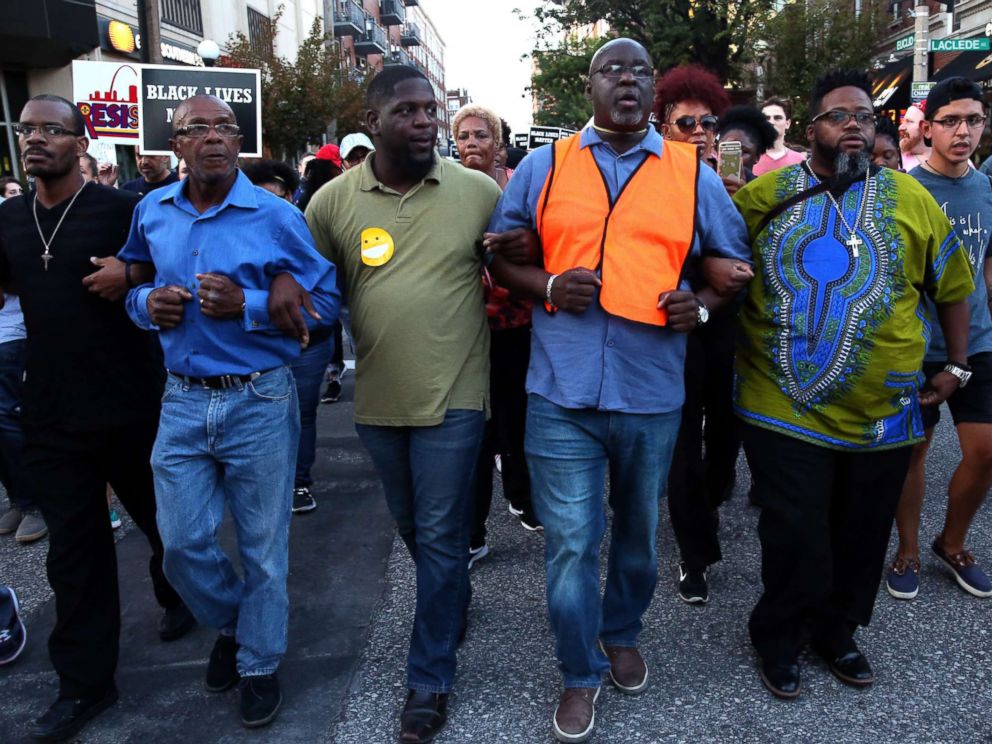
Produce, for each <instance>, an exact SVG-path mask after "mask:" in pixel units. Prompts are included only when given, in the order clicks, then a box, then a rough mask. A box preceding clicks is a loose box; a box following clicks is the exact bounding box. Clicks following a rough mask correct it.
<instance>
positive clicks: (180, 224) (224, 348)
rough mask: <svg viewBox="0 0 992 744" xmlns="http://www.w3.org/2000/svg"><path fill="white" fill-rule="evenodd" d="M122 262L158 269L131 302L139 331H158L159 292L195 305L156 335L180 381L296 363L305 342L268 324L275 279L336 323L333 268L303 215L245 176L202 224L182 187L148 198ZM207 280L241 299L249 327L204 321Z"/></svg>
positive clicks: (140, 207) (239, 321)
mask: <svg viewBox="0 0 992 744" xmlns="http://www.w3.org/2000/svg"><path fill="white" fill-rule="evenodd" d="M118 257H119V258H120V259H121V260H123V261H145V262H147V261H151V262H152V263H154V264H155V272H156V273H155V282H154V284H145V285H142V286H140V287H136V288H134V289H132V290H131V291H130V292H128V295H127V312H128V314H129V315H130V316H131V319H132V320H133V321H134V322H135V323H136V324H137V325H138V326H139V327H141V328H145V329H156V326H155V325H154V324H153V323H152V321H151V318H150V317H149V315H148V295H149V294H150V293H151V292H152V290H153V289H155V288H157V287H164V286H166V285H170V284H174V285H178V286H181V287H186V289H188V290H189V291H190V293H192V295H193V300H191V301H190V302H187V303H186V304H185V305H184V307H183V317H182V321H181V322H180V324H179V325H178V326H176V327H175V328H171V329H168V330H161V331H160V333H159V338H160V339H161V342H162V351H163V353H164V354H165V366H166V367H168V369H169V370H170V371H172V372H175V373H176V374H180V375H191V376H195V377H213V376H215V375H225V374H239V375H243V374H249V373H251V372H255V371H260V370H266V369H271V368H273V367H278V366H281V365H283V364H286V363H288V362H290V361H292V360H293V359H295V358H296V357H297V356H299V353H300V345H299V342H298V341H296V339H293V338H290V337H288V336H285V335H283V334H282V333H281V332H280V331H279V330H278V329H276V328H275V327H274V326H273V325H272V323H271V321H270V319H269V312H268V307H267V305H268V299H269V285H270V284H271V282H272V278H273V277H274V276H276V275H277V274H280V273H289V274H292V275H293V277H294V278H295V279H296V281H298V282H299V283H300V284H301V285H302V286H303V288H304V289H306V290H308V291H309V292H310V293H311V296H312V298H313V302H314V307H315V308H316V310H317V312H318V313H319V314H320V316H321V318H322V320H321V321H320V324H321V325H329V324H331V323H333V322H334V320H335V319H336V318H337V315H338V306H339V303H340V293H339V292H338V289H337V285H336V282H335V272H334V265H333V264H332V263H330V262H329V261H327V259H325V258H323V257H322V256H321V255H320V254H319V253H318V252H317V249H316V247H315V246H314V243H313V238H312V237H311V236H310V230H309V229H308V228H307V223H306V220H304V218H303V214H302V213H301V212H300V210H298V209H297V208H296V207H294V206H293V205H292V204H289V203H288V202H286V201H285V200H283V199H279V198H278V197H276V196H274V195H273V194H271V193H269V192H268V191H266V190H264V189H261V188H258V187H256V186H253V185H252V183H251V181H249V180H248V178H247V177H246V176H245V175H244V174H243V173H241V172H240V171H239V172H238V177H237V180H236V181H235V182H234V185H233V186H232V187H231V190H230V191H229V192H228V194H227V196H226V197H225V198H224V201H223V202H222V203H221V204H219V205H214V206H212V207H210V208H209V209H207V210H206V211H205V212H203V214H200V213H199V212H198V211H197V210H196V208H195V207H194V206H193V204H192V203H191V202H190V200H189V199H188V198H187V196H186V193H185V189H184V182H180V183H176V184H173V185H171V186H166V187H164V188H162V189H159V190H157V191H155V192H153V193H152V194H150V195H148V196H147V197H145V198H144V199H143V200H142V201H141V203H140V204H139V205H138V208H137V209H136V210H135V212H134V219H133V220H132V222H131V233H130V235H129V236H128V240H127V244H126V245H125V246H124V248H123V249H122V250H121V252H120V254H119V255H118ZM207 273H213V274H223V275H224V276H226V277H228V278H229V279H230V280H231V281H232V282H234V283H235V284H236V285H238V286H239V287H241V288H242V289H243V290H244V294H245V312H244V317H243V318H236V319H230V320H217V319H215V318H208V317H207V316H205V315H204V314H203V313H202V312H200V303H199V302H198V301H197V299H196V292H197V288H198V282H197V280H196V275H197V274H207ZM304 317H307V318H308V323H310V324H311V325H313V321H311V320H310V319H309V316H306V315H305V316H304Z"/></svg>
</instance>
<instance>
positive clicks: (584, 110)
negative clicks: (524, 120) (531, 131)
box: [531, 39, 606, 129]
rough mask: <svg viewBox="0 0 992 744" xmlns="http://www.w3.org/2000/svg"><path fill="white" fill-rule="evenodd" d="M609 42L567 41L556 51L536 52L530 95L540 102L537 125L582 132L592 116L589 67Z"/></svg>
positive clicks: (599, 40) (538, 50)
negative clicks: (588, 79)
mask: <svg viewBox="0 0 992 744" xmlns="http://www.w3.org/2000/svg"><path fill="white" fill-rule="evenodd" d="M605 41H606V39H581V40H576V39H568V40H566V41H565V42H564V43H563V44H562V46H561V47H559V48H557V49H546V50H541V49H536V50H534V64H535V71H534V75H533V77H531V91H532V92H533V93H534V95H535V97H536V98H537V113H536V114H535V115H534V123H535V124H538V125H543V126H552V127H566V128H568V129H581V128H582V127H583V126H584V125H585V123H586V122H587V121H588V120H589V117H590V116H592V103H591V102H590V101H589V100H588V99H587V98H586V96H585V80H586V77H587V76H588V74H589V63H590V62H591V61H592V56H593V55H594V54H595V53H596V50H597V49H599V47H601V46H602V45H603V43H604V42H605Z"/></svg>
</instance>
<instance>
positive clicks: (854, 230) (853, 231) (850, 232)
mask: <svg viewBox="0 0 992 744" xmlns="http://www.w3.org/2000/svg"><path fill="white" fill-rule="evenodd" d="M803 165H804V166H806V170H807V171H809V174H810V175H811V176H812V177H813V178H816V179H817V180H819V178H818V177H817V175H816V174H815V173H814V172H813V166H811V165H810V162H809V160H808V159H807V160H806V162H804V163H803ZM870 177H871V169H870V168H868V169H866V170H865V198H863V199H862V200H861V205H860V206H859V207H858V215H857V217H856V218H855V220H854V227H851V225H850V224H849V223H848V221H847V218H846V217H845V216H844V211H843V210H842V209H841V208H840V204H838V203H837V200H836V199H835V198H834V195H833V194H831V193H830V189H827V198H828V199H830V203H831V204H833V205H834V209H836V210H837V216H838V217H840V221H841V222H842V223H844V227H845V228H846V229H847V236H848V237H847V240H845V241H844V245H846V246H847V247H848V248H850V249H851V255H852V256H853V257H854V258H857V257H858V248H859V247H861V246H863V245H864V244H865V241H863V240H862V239H861V238H859V237H858V225H860V224H861V217H862V216H863V215H864V209H865V204H867V203H868V199H867V195H868V179H869V178H870Z"/></svg>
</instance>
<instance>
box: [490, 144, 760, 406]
mask: <svg viewBox="0 0 992 744" xmlns="http://www.w3.org/2000/svg"><path fill="white" fill-rule="evenodd" d="M579 144H580V146H581V147H582V148H586V147H591V148H592V152H593V156H594V157H595V159H596V164H597V165H598V166H599V170H600V171H601V172H602V174H603V177H604V179H605V181H606V184H607V186H608V188H609V192H610V198H611V199H615V198H616V196H617V194H618V193H619V192H620V189H621V188H622V187H623V185H624V184H625V183H626V182H627V180H628V179H629V178H630V177H631V175H632V174H633V173H634V171H635V170H636V169H637V167H638V166H639V165H640V164H641V163H642V162H644V160H645V159H646V158H649V157H658V158H660V157H661V149H662V146H663V142H662V139H661V135H660V134H658V132H657V131H656V130H655V129H653V128H652V129H650V130H649V131H648V133H647V134H646V135H645V137H644V139H643V140H641V142H640V143H638V144H637V145H636V146H635V147H632V148H631V149H630V150H628V151H627V152H625V153H623V154H619V155H618V154H617V153H616V151H615V150H614V149H613V148H612V147H611V146H610V145H609V144H607V143H606V142H604V141H603V140H602V139H601V138H600V136H599V135H598V134H597V133H596V131H595V130H594V129H592V128H591V127H588V128H586V129H583V130H582V133H581V134H580V139H579ZM550 169H551V145H545V146H544V147H540V148H538V149H537V150H534V151H533V152H532V153H530V154H529V155H528V156H527V157H525V158H524V159H523V160H522V161H521V162H520V165H519V166H518V167H517V169H516V170H515V171H514V173H513V177H512V178H511V179H510V181H509V184H508V185H507V187H506V190H505V191H504V192H503V196H502V198H501V199H500V201H499V204H498V205H497V207H496V212H495V213H494V214H493V218H492V221H491V222H490V225H489V230H490V232H503V231H505V230H511V229H513V228H517V227H527V228H530V229H532V230H536V229H537V202H538V197H539V196H540V194H541V190H542V188H543V187H544V182H545V181H546V180H547V177H548V172H549V171H550ZM699 170H700V173H699V180H698V185H697V200H696V234H695V237H694V238H693V244H692V251H691V253H690V258H689V261H690V263H693V262H695V261H697V260H698V259H699V257H700V256H723V257H728V258H737V259H741V260H744V261H748V262H750V260H751V249H750V247H749V245H748V242H747V230H746V228H745V226H744V220H743V219H742V218H741V216H740V214H739V213H738V211H737V209H736V208H735V207H734V204H733V202H732V201H731V200H730V197H729V196H728V195H727V191H726V189H725V188H724V186H723V183H722V182H721V181H720V178H719V177H718V176H717V175H716V173H715V172H714V171H713V170H712V169H711V168H709V167H707V166H705V165H701V166H700V168H699ZM594 187H598V186H597V185H596V184H590V188H594ZM664 208H665V205H664V204H659V205H658V209H659V211H660V210H663V209H664ZM533 323H534V331H533V335H532V339H531V356H530V368H529V370H528V372H527V392H529V393H536V394H537V395H540V396H542V397H544V398H547V399H548V400H550V401H551V402H552V403H555V404H557V405H560V406H563V407H564V408H595V409H598V410H602V411H619V412H623V413H668V412H670V411H675V410H678V409H679V408H681V406H682V402H683V400H684V398H685V388H684V385H683V377H684V366H685V340H686V337H685V334H684V333H677V332H675V331H671V330H669V329H668V328H665V327H659V326H653V325H648V324H644V323H637V322H635V321H631V320H627V319H625V318H620V317H617V316H614V315H610V314H609V313H607V312H606V311H605V310H603V309H602V307H600V305H599V301H598V297H597V298H595V300H594V301H593V303H592V304H591V305H590V306H589V308H588V309H587V310H586V311H585V312H584V313H582V314H579V315H576V314H574V313H569V312H558V313H554V314H549V313H547V312H545V311H544V310H543V309H542V308H541V307H540V306H537V307H535V308H534V318H533Z"/></svg>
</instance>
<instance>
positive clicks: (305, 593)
mask: <svg viewBox="0 0 992 744" xmlns="http://www.w3.org/2000/svg"><path fill="white" fill-rule="evenodd" d="M346 380H347V381H348V383H349V384H346V388H345V396H344V398H343V400H342V402H341V403H338V404H335V405H333V406H321V411H320V434H319V442H318V446H319V449H318V465H317V476H318V481H319V485H318V487H317V490H316V493H317V498H318V501H319V503H320V508H318V510H317V511H316V512H314V513H313V514H311V515H309V516H306V517H302V518H295V519H294V523H293V532H292V543H291V576H290V598H291V604H292V614H291V621H290V649H289V652H288V654H287V657H286V661H285V663H284V665H283V668H282V670H281V674H282V678H283V685H284V689H285V692H286V702H285V706H284V709H283V711H282V714H281V716H280V718H279V720H278V721H277V722H276V724H275V725H274V726H272V727H270V728H269V729H266V730H261V731H252V732H247V731H244V730H243V729H242V728H241V727H240V726H239V725H238V723H237V717H236V701H237V698H236V695H235V694H233V693H228V694H225V695H221V696H211V695H208V694H207V693H205V692H203V690H202V674H203V669H204V664H205V660H206V656H207V654H208V653H209V649H210V646H211V644H212V642H213V637H214V636H213V633H212V632H211V631H208V630H206V629H202V628H200V629H197V630H196V631H194V632H193V633H192V634H191V635H190V636H188V637H187V638H185V639H182V640H180V641H178V642H176V643H173V644H162V643H160V642H159V641H158V639H157V637H156V636H155V633H154V624H155V621H156V619H157V616H158V610H157V607H156V606H155V605H154V602H153V600H152V595H151V589H150V585H149V581H148V579H147V574H146V572H145V570H144V564H145V560H146V556H147V546H146V544H145V543H144V541H143V539H142V537H141V536H140V534H137V533H136V531H133V530H131V526H130V524H129V523H127V520H126V518H125V522H126V523H125V527H124V530H122V535H121V539H120V542H119V546H118V552H119V562H120V572H121V584H122V604H123V607H124V618H123V623H124V629H123V633H122V643H121V662H120V671H119V674H118V684H119V686H120V688H121V701H120V702H119V703H118V705H117V706H115V707H114V708H113V709H112V710H111V711H108V712H107V713H105V714H103V715H101V716H100V718H99V719H97V720H96V721H94V722H93V723H92V724H90V726H88V727H87V729H86V730H85V731H84V733H83V735H82V736H81V737H79V738H78V739H77V741H79V742H85V743H90V742H98V743H102V742H107V743H110V742H115V743H116V742H141V744H152V743H156V742H167V741H168V742H174V741H177V740H179V741H186V742H190V743H191V744H199V742H234V741H248V740H250V741H256V742H277V741H278V742H326V743H328V744H330V743H334V744H380V743H383V744H385V743H386V742H391V741H394V740H395V735H396V730H397V726H398V714H399V709H400V706H401V705H402V701H403V697H404V678H405V674H404V661H405V657H406V648H407V643H408V640H409V634H410V629H411V621H412V603H413V588H414V570H413V564H412V562H411V560H410V559H409V557H408V555H407V553H406V551H405V548H404V547H403V545H402V543H401V542H400V541H399V540H395V539H394V537H393V531H392V525H391V522H390V519H389V517H388V514H387V513H386V510H385V508H384V505H383V503H382V496H381V490H380V488H379V486H378V483H377V481H376V479H375V476H374V472H373V470H372V468H371V464H370V463H369V461H368V457H367V455H366V454H365V452H364V450H362V448H361V446H360V445H359V443H358V441H357V438H356V437H355V434H354V428H353V426H352V424H351V419H350V417H351V405H350V404H349V403H348V401H349V400H350V395H351V390H350V380H348V378H346ZM957 458H958V449H957V445H956V443H955V441H954V436H953V430H952V429H951V427H950V426H949V425H948V424H946V423H944V422H942V423H941V425H940V427H938V431H937V436H936V440H935V446H934V449H933V452H932V454H931V457H930V460H929V466H928V488H927V500H926V505H925V512H924V518H923V529H922V540H923V542H924V544H926V543H927V542H928V541H929V539H930V538H932V536H933V535H934V534H935V533H936V532H937V531H938V530H939V529H940V523H941V519H942V515H943V501H944V488H945V484H946V482H947V479H948V478H949V476H950V473H951V471H952V470H953V467H954V465H955V463H956V460H957ZM747 483H748V476H747V473H746V469H745V468H744V466H743V461H742V466H741V469H740V473H739V478H738V484H737V488H736V491H735V495H734V498H733V499H732V500H731V502H730V503H728V504H727V505H726V506H725V507H724V509H723V512H722V527H721V536H722V539H723V543H724V555H725V558H724V561H723V562H722V563H721V564H720V565H718V566H717V567H715V568H714V569H713V571H712V572H711V574H710V580H711V582H710V585H711V601H710V603H709V604H708V605H706V606H704V607H699V606H689V605H686V604H684V603H683V602H682V601H681V600H679V599H678V598H677V596H676V594H675V582H676V574H677V569H676V560H677V558H676V555H675V552H674V548H673V545H674V544H673V540H672V535H671V528H670V526H669V525H668V522H667V512H666V511H665V508H664V506H663V509H662V514H663V517H664V518H663V519H662V529H661V530H660V533H659V536H658V541H659V550H660V555H661V562H662V570H661V576H660V578H659V584H658V589H657V592H656V595H655V600H654V602H653V603H652V605H651V608H650V609H649V611H648V613H647V616H646V618H645V630H644V633H643V635H642V638H641V643H642V649H643V651H644V654H645V656H646V658H647V661H648V664H649V667H650V674H651V685H650V687H649V689H648V691H647V692H646V693H645V694H644V695H642V696H640V697H637V698H629V697H625V696H622V695H620V694H618V693H616V692H615V691H614V690H612V689H609V688H604V691H603V695H602V696H601V697H600V702H599V704H598V705H597V727H596V733H595V735H594V737H593V739H592V741H594V742H599V743H603V742H622V743H626V742H632V743H633V742H638V743H639V742H716V743H723V742H726V743H728V744H730V743H735V744H736V743H738V742H740V743H751V742H755V743H757V742H762V743H764V742H769V743H770V742H802V744H811V743H814V742H831V743H834V742H837V743H841V742H865V741H871V742H899V743H900V744H909V743H911V742H921V743H922V742H926V743H927V744H931V743H939V744H944V743H946V744H951V743H952V742H953V743H955V744H957V743H962V744H964V743H971V742H992V716H990V715H989V712H988V711H989V709H990V707H992V684H990V682H992V665H990V662H992V650H990V645H992V644H990V640H992V638H990V636H992V622H990V619H992V614H990V613H992V601H989V600H984V601H983V600H978V599H974V598H972V597H970V596H969V595H966V594H964V593H963V592H962V591H961V590H960V589H958V588H957V586H956V585H955V584H954V583H953V582H952V580H951V579H950V578H949V576H948V575H947V573H946V572H945V570H944V569H943V568H942V567H941V566H939V565H938V564H937V562H936V560H935V559H933V558H931V557H930V556H929V555H924V556H923V572H922V588H921V592H920V596H919V598H918V599H916V600H915V601H913V602H908V603H907V602H899V601H896V600H894V599H891V598H890V597H889V596H888V595H887V594H886V593H885V590H884V588H883V589H881V594H880V596H879V601H878V605H877V607H876V613H875V618H874V621H873V623H872V625H871V627H869V628H868V629H865V630H862V631H861V632H860V635H859V640H860V642H861V646H862V648H863V649H864V651H865V652H866V654H867V655H868V656H869V658H870V659H871V661H872V663H873V665H874V668H875V671H876V674H877V677H878V681H877V683H876V685H875V686H874V687H873V688H871V689H869V690H866V691H859V690H853V689H850V688H848V687H846V686H843V685H841V684H840V683H839V682H837V681H836V680H835V679H834V678H833V677H832V676H831V674H830V673H829V671H828V670H827V669H826V667H825V666H824V665H823V664H822V663H821V662H819V661H818V660H815V659H813V658H806V659H804V689H803V694H802V696H801V697H800V698H799V699H798V700H796V701H792V702H781V701H778V700H775V699H773V698H772V697H771V696H770V695H769V694H768V693H767V692H766V691H765V690H764V688H763V687H762V686H761V684H760V682H759V681H758V678H757V675H756V672H755V659H754V656H753V653H752V651H751V648H750V645H749V644H748V641H747V636H746V625H745V623H746V618H747V613H748V612H749V610H750V608H751V606H752V604H753V603H754V601H755V599H756V597H757V595H758V592H759V587H760V580H759V562H758V544H757V539H756V533H755V526H756V522H757V510H756V509H754V508H753V507H751V506H750V505H749V504H748V502H747V499H746V487H747ZM230 531H231V530H230V525H228V526H227V527H226V528H225V531H224V533H223V535H222V536H223V538H224V540H225V543H226V544H227V545H228V546H230V545H232V544H233V543H232V541H231V535H230ZM490 546H491V550H492V552H491V554H490V556H489V557H488V558H486V559H484V560H482V561H480V562H479V563H478V564H477V565H476V568H475V570H474V571H473V574H472V577H473V591H474V594H473V603H472V609H471V613H470V627H469V632H468V637H467V639H466V642H465V644H464V645H463V647H462V649H461V651H460V654H459V676H458V682H457V687H456V692H455V695H454V696H453V699H452V703H451V707H450V717H449V725H448V728H447V730H446V731H445V732H444V733H443V734H442V735H441V736H440V737H439V738H438V740H437V741H438V742H439V744H469V743H472V744H483V743H489V742H492V743H493V744H496V743H500V744H502V743H503V742H506V743H513V742H521V743H527V744H530V743H532V742H533V743H538V742H550V741H552V738H551V714H552V711H553V709H554V705H555V702H556V701H557V697H558V694H559V692H560V687H559V685H560V678H559V675H558V672H557V669H556V662H555V658H554V653H553V649H554V647H553V641H552V637H551V634H550V632H549V630H548V626H547V619H546V617H547V616H546V609H545V602H544V568H543V558H542V551H543V542H542V538H541V537H540V536H539V535H535V534H533V533H529V532H526V531H525V530H523V529H522V528H521V527H520V526H519V523H518V522H517V521H516V520H515V519H514V518H512V517H511V516H510V515H509V514H508V513H507V511H506V509H505V502H504V501H503V500H502V497H501V495H499V493H497V494H496V496H495V497H494V508H493V512H492V515H491V516H490ZM970 547H971V548H972V549H973V550H974V552H975V553H976V555H977V556H978V557H979V559H980V560H983V562H984V564H985V565H986V566H989V567H992V513H990V509H989V507H988V506H986V507H985V508H983V510H982V511H981V512H980V513H979V515H978V517H977V519H976V522H975V525H974V528H973V531H972V536H971V540H970ZM46 549H47V542H46V541H42V542H41V543H38V544H34V545H28V546H18V545H16V544H15V543H14V541H13V539H12V538H10V537H2V538H0V581H3V582H5V583H8V584H11V585H13V586H14V587H15V588H16V589H17V591H18V594H19V596H20V598H21V601H22V607H23V609H24V611H25V615H26V618H27V622H28V627H29V630H28V632H29V644H28V648H27V649H26V651H25V654H24V655H23V656H22V658H21V659H19V660H18V661H17V662H16V663H15V664H13V665H11V666H9V667H3V668H0V685H2V688H0V689H3V691H4V704H3V705H2V706H0V742H4V743H6V742H19V741H24V740H25V739H24V736H25V733H26V731H27V727H28V723H29V720H30V718H32V717H34V716H36V715H38V714H39V713H40V712H41V711H42V710H43V709H44V707H45V706H47V704H48V703H49V702H50V700H51V697H52V696H53V695H54V693H55V689H56V686H55V685H56V681H55V677H54V674H53V673H52V671H51V667H50V665H49V662H48V659H47V653H46V649H45V637H46V636H47V634H48V632H49V630H50V629H51V625H52V622H53V619H54V610H53V603H52V601H51V596H50V592H49V590H48V588H47V582H46V580H45V576H44V554H45V551H46ZM810 580H811V581H815V580H816V577H810Z"/></svg>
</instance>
